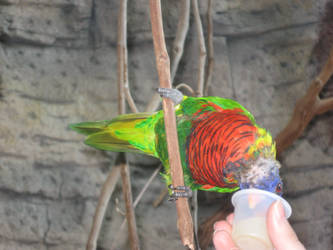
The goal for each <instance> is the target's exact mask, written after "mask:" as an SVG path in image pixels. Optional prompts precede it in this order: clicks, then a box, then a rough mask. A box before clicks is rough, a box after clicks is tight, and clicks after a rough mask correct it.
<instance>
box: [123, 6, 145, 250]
mask: <svg viewBox="0 0 333 250" xmlns="http://www.w3.org/2000/svg"><path fill="white" fill-rule="evenodd" d="M117 55H118V91H119V92H118V95H119V96H118V97H119V100H118V101H119V105H118V111H119V114H124V113H126V106H125V91H124V90H125V87H124V86H125V84H126V83H128V76H127V0H122V1H121V4H120V11H119V18H118V43H117ZM125 157H126V156H125V154H124V153H120V155H119V159H120V163H121V177H122V187H123V195H124V200H125V207H126V218H127V224H128V234H129V240H130V247H131V249H132V250H134V249H139V248H140V247H139V237H138V234H137V229H136V221H135V214H134V209H133V201H132V191H131V180H130V171H129V167H128V164H127V161H126V158H125Z"/></svg>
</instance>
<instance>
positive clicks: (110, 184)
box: [86, 166, 120, 250]
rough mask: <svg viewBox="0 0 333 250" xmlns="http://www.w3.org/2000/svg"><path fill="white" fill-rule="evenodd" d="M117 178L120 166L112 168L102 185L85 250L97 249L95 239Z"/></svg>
mask: <svg viewBox="0 0 333 250" xmlns="http://www.w3.org/2000/svg"><path fill="white" fill-rule="evenodd" d="M119 176H120V166H114V167H112V169H111V171H110V173H109V175H108V177H107V178H106V181H105V182H104V184H103V187H102V190H101V194H100V196H99V200H98V204H97V208H96V211H95V215H94V219H93V225H92V227H91V231H90V234H89V238H88V242H87V247H86V249H87V250H95V249H96V247H97V239H98V235H99V232H100V230H101V226H102V223H103V218H104V214H105V211H106V208H107V206H108V204H109V201H110V198H111V195H112V193H113V191H114V188H115V186H116V184H117V181H118V179H119Z"/></svg>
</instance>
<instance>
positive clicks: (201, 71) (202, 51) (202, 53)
mask: <svg viewBox="0 0 333 250" xmlns="http://www.w3.org/2000/svg"><path fill="white" fill-rule="evenodd" d="M192 6H193V14H194V20H195V27H196V30H197V34H198V40H199V65H198V84H197V86H198V87H197V96H202V95H203V89H204V81H205V64H206V56H207V53H206V45H205V38H204V35H203V31H202V23H201V18H200V13H199V7H198V0H192Z"/></svg>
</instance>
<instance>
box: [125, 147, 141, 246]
mask: <svg viewBox="0 0 333 250" xmlns="http://www.w3.org/2000/svg"><path fill="white" fill-rule="evenodd" d="M120 154H123V153H120ZM124 156H125V154H124ZM121 178H122V184H123V185H122V186H123V195H124V200H125V207H126V219H127V225H128V235H129V243H130V247H131V249H132V250H137V249H140V243H139V237H138V233H137V229H136V221H135V214H134V208H133V201H132V190H131V180H130V173H129V167H128V164H124V165H123V166H122V168H121Z"/></svg>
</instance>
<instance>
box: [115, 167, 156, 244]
mask: <svg viewBox="0 0 333 250" xmlns="http://www.w3.org/2000/svg"><path fill="white" fill-rule="evenodd" d="M161 169H162V165H160V166H159V167H158V168H156V169H155V171H154V172H153V174H152V175H151V176H150V178H149V179H148V181H147V182H146V184H145V185H144V186H143V188H142V189H141V191H140V193H139V194H138V196H137V197H136V198H135V200H134V202H133V207H134V208H136V206H137V205H138V204H139V202H140V200H141V198H142V196H143V195H144V193H145V192H146V191H147V189H148V187H149V186H150V184H151V183H152V182H153V180H154V179H155V177H156V176H157V174H158V173H159V172H160V171H161ZM126 221H127V219H126V218H125V219H124V220H123V222H122V223H121V226H120V228H119V230H118V232H117V233H116V236H115V237H113V242H112V245H111V247H110V250H113V249H115V247H116V241H117V239H119V237H120V235H122V234H123V230H124V227H125V224H126Z"/></svg>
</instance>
